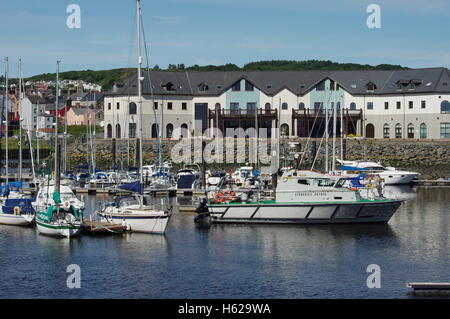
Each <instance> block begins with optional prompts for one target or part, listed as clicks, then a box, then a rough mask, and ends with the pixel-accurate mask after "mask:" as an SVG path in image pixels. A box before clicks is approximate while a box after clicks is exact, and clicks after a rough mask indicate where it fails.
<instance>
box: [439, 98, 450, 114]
mask: <svg viewBox="0 0 450 319" xmlns="http://www.w3.org/2000/svg"><path fill="white" fill-rule="evenodd" d="M441 113H445V114H448V113H450V103H449V102H448V101H442V103H441Z"/></svg>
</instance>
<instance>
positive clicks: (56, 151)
mask: <svg viewBox="0 0 450 319" xmlns="http://www.w3.org/2000/svg"><path fill="white" fill-rule="evenodd" d="M59 63H60V61H56V94H55V110H56V112H55V192H58V194H59V191H60V176H59V156H58V111H59V110H58V102H59V101H58V95H59V94H58V91H59V85H58V82H59ZM55 204H56V206H57V207H58V206H59V203H57V202H56V201H55Z"/></svg>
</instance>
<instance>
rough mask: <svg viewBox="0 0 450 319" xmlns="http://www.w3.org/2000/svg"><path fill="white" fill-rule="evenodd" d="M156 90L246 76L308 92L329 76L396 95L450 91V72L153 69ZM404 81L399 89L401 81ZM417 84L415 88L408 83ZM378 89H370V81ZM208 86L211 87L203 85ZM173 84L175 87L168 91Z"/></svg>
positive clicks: (360, 90)
mask: <svg viewBox="0 0 450 319" xmlns="http://www.w3.org/2000/svg"><path fill="white" fill-rule="evenodd" d="M142 75H143V76H144V81H143V85H142V94H143V95H149V94H150V85H149V83H150V82H149V78H148V74H147V72H145V71H144V72H143V73H142ZM150 76H151V80H152V81H151V82H152V83H153V93H154V94H156V95H161V94H167V95H195V96H202V95H220V94H222V93H223V92H224V91H226V90H228V89H229V88H230V87H231V86H232V85H233V84H235V83H236V82H237V81H239V80H241V79H246V80H248V81H249V82H250V83H252V84H253V85H254V86H255V87H257V88H258V89H259V90H261V91H263V92H264V93H265V94H266V95H269V96H271V95H275V94H277V93H278V92H280V91H281V90H283V89H288V90H290V91H292V92H293V93H294V94H296V95H304V94H306V93H307V92H308V91H309V90H310V89H311V88H313V87H314V86H315V85H316V84H317V83H320V82H321V81H323V80H324V79H326V78H330V79H332V80H335V81H336V82H337V83H338V84H339V85H341V86H342V87H343V88H344V89H345V90H347V91H348V92H349V93H351V94H354V95H358V94H394V93H402V92H415V93H428V92H450V72H449V70H448V69H446V68H427V69H410V70H398V71H228V72H225V71H204V72H188V71H185V72H175V71H151V73H150ZM136 78H137V76H136V75H133V76H131V77H129V78H128V79H127V80H126V81H125V82H124V83H123V84H122V85H121V86H118V88H117V91H116V92H114V90H113V89H111V90H110V91H108V92H106V93H105V95H137V81H136ZM399 81H400V82H402V83H404V85H403V86H402V87H401V89H399V86H398V82H399ZM411 81H412V82H413V83H415V89H414V91H411V90H409V86H408V84H409V83H410V82H411ZM445 82H447V85H445ZM368 83H373V84H374V85H375V86H376V88H375V90H374V91H373V92H368V90H367V84H368ZM205 86H207V87H208V89H207V90H200V89H199V88H200V87H205ZM168 87H172V90H168V89H167V88H168Z"/></svg>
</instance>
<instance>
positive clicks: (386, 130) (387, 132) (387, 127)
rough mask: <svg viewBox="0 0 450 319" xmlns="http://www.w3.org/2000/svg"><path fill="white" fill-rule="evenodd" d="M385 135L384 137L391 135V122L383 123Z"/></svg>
mask: <svg viewBox="0 0 450 319" xmlns="http://www.w3.org/2000/svg"><path fill="white" fill-rule="evenodd" d="M383 137H384V138H389V137H390V128H389V124H387V123H386V124H384V125H383Z"/></svg>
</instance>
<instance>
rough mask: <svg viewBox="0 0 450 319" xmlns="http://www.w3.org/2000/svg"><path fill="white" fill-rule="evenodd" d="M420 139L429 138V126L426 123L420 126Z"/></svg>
mask: <svg viewBox="0 0 450 319" xmlns="http://www.w3.org/2000/svg"><path fill="white" fill-rule="evenodd" d="M420 138H427V125H426V124H425V123H422V124H420Z"/></svg>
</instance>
